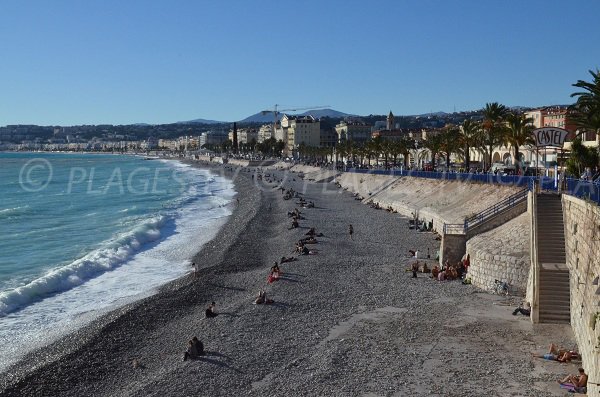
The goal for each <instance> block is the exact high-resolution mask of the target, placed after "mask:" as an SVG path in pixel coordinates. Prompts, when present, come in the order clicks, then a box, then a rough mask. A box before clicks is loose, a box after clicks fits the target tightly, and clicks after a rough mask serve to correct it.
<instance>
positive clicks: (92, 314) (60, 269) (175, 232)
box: [0, 154, 237, 372]
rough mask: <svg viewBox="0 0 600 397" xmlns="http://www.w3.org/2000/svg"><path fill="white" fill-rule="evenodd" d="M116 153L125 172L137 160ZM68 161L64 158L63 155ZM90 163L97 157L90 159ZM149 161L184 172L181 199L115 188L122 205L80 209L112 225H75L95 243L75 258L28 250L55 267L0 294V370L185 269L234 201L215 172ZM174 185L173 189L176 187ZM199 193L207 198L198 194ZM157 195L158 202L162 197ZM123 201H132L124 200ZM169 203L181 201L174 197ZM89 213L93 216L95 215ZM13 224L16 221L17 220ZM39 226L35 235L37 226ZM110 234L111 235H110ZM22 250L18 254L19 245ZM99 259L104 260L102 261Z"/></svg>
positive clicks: (226, 181)
mask: <svg viewBox="0 0 600 397" xmlns="http://www.w3.org/2000/svg"><path fill="white" fill-rule="evenodd" d="M57 155H58V154H57ZM84 157H87V156H78V160H77V161H83V162H85V159H84ZM20 158H22V157H20ZM48 159H49V160H50V161H52V164H54V160H52V159H51V158H50V157H48ZM64 159H66V157H64V156H63V157H61V161H65V160H64ZM120 159H121V161H117V163H118V165H119V167H122V166H123V165H122V164H125V166H127V167H131V168H130V169H132V170H133V169H135V167H141V166H142V165H143V164H142V162H140V161H139V160H137V159H135V158H134V157H120ZM25 160H27V159H25ZM25 160H23V161H25ZM86 163H89V162H86ZM114 163H115V162H114V161H111V162H110V164H111V165H114ZM68 164H71V161H69V163H68ZM93 164H97V163H96V162H93ZM152 167H159V168H160V169H161V170H162V169H164V170H169V172H172V173H173V174H174V173H175V172H177V173H181V175H183V177H184V178H189V180H190V184H189V185H186V187H185V189H183V190H180V192H181V193H180V194H172V195H171V196H173V197H174V196H177V195H178V196H179V197H180V198H183V199H184V200H185V201H184V204H182V205H180V206H179V207H178V208H177V209H176V210H172V209H170V208H169V207H165V205H162V206H160V203H159V204H158V205H154V204H155V202H150V201H149V200H152V199H146V202H148V203H149V204H150V205H149V206H146V205H145V204H144V206H143V207H142V206H140V204H139V202H140V201H137V200H140V199H138V198H137V197H135V196H131V195H123V194H121V195H120V196H119V197H116V198H115V199H114V200H115V201H114V202H116V203H117V204H116V205H117V206H120V204H119V203H120V202H121V201H123V204H122V206H121V207H120V208H126V209H125V210H124V211H119V212H117V210H114V211H112V210H111V207H110V205H109V204H108V207H107V204H103V201H100V202H98V204H97V207H96V208H97V209H100V210H101V211H97V210H88V211H86V212H84V214H86V213H90V212H91V213H93V214H94V216H95V217H99V216H104V214H106V218H96V219H99V220H98V221H96V223H97V224H98V225H101V226H106V224H105V223H104V221H103V219H108V218H109V217H110V218H111V219H110V221H112V218H114V217H115V216H116V218H115V225H113V227H112V229H109V231H111V233H112V236H111V235H110V234H105V235H102V236H101V237H98V236H97V235H96V233H95V230H96V229H94V228H89V229H86V228H85V226H87V225H83V226H84V228H83V229H78V230H90V232H89V233H86V236H87V237H88V239H87V240H88V241H97V242H96V243H94V245H93V246H91V247H90V249H89V250H86V251H84V252H83V253H82V254H80V255H79V256H68V255H64V258H68V259H66V260H64V261H63V263H60V262H59V261H58V260H57V261H52V260H48V259H47V258H49V257H50V255H49V254H48V253H46V254H44V252H45V251H40V252H39V253H36V255H38V256H39V257H40V258H43V260H44V261H45V262H47V263H57V264H59V265H57V266H55V268H54V269H53V271H52V273H50V274H44V272H40V274H35V273H33V272H32V276H31V278H30V279H29V280H28V281H27V282H24V283H23V284H22V285H17V286H16V287H15V288H6V289H5V293H3V296H2V309H3V315H4V318H3V320H2V323H3V326H2V333H1V334H0V338H1V339H2V346H3V347H4V352H3V353H2V354H1V356H2V360H1V363H2V365H1V370H0V372H7V371H9V370H10V368H11V366H12V365H14V364H15V363H16V362H18V361H21V360H23V358H22V357H23V356H24V355H26V354H27V353H28V352H32V353H35V351H36V350H38V351H44V350H45V349H46V346H48V345H50V344H52V343H53V342H55V341H58V340H61V339H63V338H65V337H66V336H67V335H69V334H71V333H73V332H75V331H76V330H77V329H79V328H81V327H85V326H86V325H87V324H89V323H91V322H93V321H94V320H95V319H97V318H99V317H101V316H103V315H105V314H107V313H110V312H112V311H115V310H118V309H119V308H120V307H122V306H126V305H128V304H131V303H133V302H136V301H139V300H142V299H144V298H146V297H148V296H151V295H154V294H155V293H156V292H157V291H158V290H159V288H160V287H162V286H163V285H165V284H167V283H169V282H171V281H173V280H175V279H179V278H181V277H184V276H185V275H186V274H188V273H189V271H190V268H191V267H190V264H191V262H192V259H193V256H194V255H196V254H197V253H198V251H199V250H201V248H202V246H203V245H204V244H206V243H207V242H208V241H207V240H210V239H212V238H213V237H214V234H215V233H216V232H217V231H218V229H220V228H221V227H222V226H223V225H224V224H225V223H226V221H227V219H228V218H229V215H230V214H231V212H232V211H233V207H234V206H233V205H232V201H235V200H233V199H232V197H235V195H236V194H237V192H235V191H234V189H233V183H232V182H231V180H229V179H224V178H221V177H219V176H216V177H215V173H214V172H211V171H210V170H209V169H206V168H203V169H202V170H201V171H200V170H199V169H197V168H194V167H189V166H188V165H185V164H183V163H182V162H181V161H180V160H179V159H173V160H168V161H165V162H161V163H157V164H153V165H152ZM57 168H58V166H57ZM184 168H185V170H184ZM17 171H18V169H17ZM208 181H213V182H208ZM181 183H183V182H181ZM65 184H66V182H65ZM188 186H192V187H188ZM176 188H177V189H179V185H177V186H176ZM192 189H193V190H192ZM206 195H210V196H211V197H203V196H206ZM190 198H191V201H190ZM160 199H161V200H162V201H163V202H165V200H167V199H168V197H167V198H165V199H163V198H162V197H161V198H160ZM71 200H76V201H77V200H84V201H85V200H88V198H87V197H82V196H81V195H79V196H77V197H75V198H72V199H71ZM131 200H133V201H136V202H135V203H132V201H131ZM177 202H181V199H178V201H177ZM205 203H206V204H205ZM27 204H28V205H27V206H26V207H27V208H28V212H32V211H31V210H29V205H31V207H33V208H37V206H35V205H34V204H32V203H30V202H29V201H28V202H27ZM22 205H23V204H22ZM153 205H154V207H153ZM131 206H133V209H135V206H137V207H138V208H139V211H136V214H134V215H133V216H134V217H135V218H134V222H129V223H126V221H125V220H122V219H123V218H126V220H129V219H132V218H133V217H132V216H131V212H129V213H123V212H127V210H128V209H131V208H129V207H131ZM81 207H82V208H85V207H87V206H81ZM120 208H117V209H120ZM148 208H150V209H148ZM198 208H200V209H198ZM198 211H207V212H206V215H205V217H206V218H205V219H203V217H202V216H201V217H197V216H196V213H198ZM97 213H100V214H101V215H96V214H97ZM203 213H204V212H203ZM76 214H77V213H76ZM61 219H62V218H61ZM73 219H79V217H76V218H73ZM84 219H88V218H84ZM89 219H91V218H89ZM15 222H19V223H21V219H20V218H19V219H18V221H15ZM59 222H60V220H59ZM65 222H67V223H68V221H65ZM86 223H87V221H86ZM21 225H24V224H23V223H21ZM171 225H172V226H171ZM208 225H210V226H208ZM29 229H31V228H29ZM39 230H41V231H42V233H43V229H39ZM80 233H81V232H80ZM151 233H156V234H154V235H152V234H151ZM46 235H47V233H46ZM117 235H118V238H117V237H114V236H117ZM149 236H150V237H149ZM197 236H201V238H198V237H197ZM46 237H50V236H46ZM44 239H46V238H44ZM60 241H62V243H61V242H60ZM60 241H57V243H56V244H54V247H56V252H57V253H58V254H60V253H62V251H64V249H65V248H66V247H65V246H64V244H67V243H66V240H64V239H63V240H60ZM115 241H116V242H115ZM114 247H117V248H114ZM173 247H177V249H173ZM23 248H24V249H25V253H26V252H27V251H26V247H23ZM157 248H158V249H157ZM117 249H118V250H121V251H119V252H122V251H124V252H125V253H124V254H120V255H117V254H116V253H114V252H115V251H117ZM20 252H23V251H20ZM156 252H161V253H163V252H164V253H167V254H168V256H169V258H159V257H158V255H157V254H156ZM44 255H45V256H44ZM26 256H27V255H26ZM165 256H166V255H165ZM14 258H15V256H12V257H11V256H7V259H8V260H9V261H10V260H12V259H14ZM17 258H19V257H17ZM53 258H54V257H53ZM98 258H99V259H98ZM106 258H108V259H106ZM103 260H104V261H103ZM16 262H18V261H16ZM107 262H108V263H109V265H106V263H107ZM9 263H10V262H9ZM81 263H84V264H85V266H83V265H81ZM9 269H12V267H9ZM15 269H18V268H16V267H15ZM82 269H83V270H82ZM34 270H36V269H35V268H34ZM94 271H95V272H94ZM8 274H10V273H8ZM73 275H76V277H78V278H79V279H81V280H82V282H81V283H82V285H73V284H70V283H69V282H68V281H69V280H70V277H73ZM88 283H89V285H88ZM90 285H91V286H90ZM94 286H97V287H94ZM106 294H109V296H106ZM29 297H31V298H29ZM28 298H29V299H28Z"/></svg>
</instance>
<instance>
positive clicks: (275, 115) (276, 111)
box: [261, 104, 330, 152]
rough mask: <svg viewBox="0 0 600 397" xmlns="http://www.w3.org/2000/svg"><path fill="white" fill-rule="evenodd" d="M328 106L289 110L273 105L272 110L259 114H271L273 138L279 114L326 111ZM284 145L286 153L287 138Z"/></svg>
mask: <svg viewBox="0 0 600 397" xmlns="http://www.w3.org/2000/svg"><path fill="white" fill-rule="evenodd" d="M329 107H330V106H329V105H322V106H308V107H296V108H291V109H279V105H278V104H275V106H273V109H267V110H263V111H261V114H263V115H264V114H267V113H273V136H275V130H276V128H277V120H278V118H279V114H280V113H282V112H297V111H300V110H318V109H327V108H329ZM283 143H284V144H285V146H284V147H285V149H284V151H285V152H287V138H285V137H284V142H283Z"/></svg>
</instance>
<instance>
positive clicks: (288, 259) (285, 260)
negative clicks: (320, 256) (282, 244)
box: [279, 256, 296, 263]
mask: <svg viewBox="0 0 600 397" xmlns="http://www.w3.org/2000/svg"><path fill="white" fill-rule="evenodd" d="M295 260H296V258H294V257H293V256H290V257H285V256H282V257H281V259H280V260H279V263H286V262H293V261H295Z"/></svg>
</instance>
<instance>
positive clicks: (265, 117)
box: [241, 109, 351, 123]
mask: <svg viewBox="0 0 600 397" xmlns="http://www.w3.org/2000/svg"><path fill="white" fill-rule="evenodd" d="M286 113H287V114H290V115H291V114H294V115H298V116H308V115H311V116H313V117H315V118H321V117H331V118H342V117H346V116H351V115H350V114H348V113H344V112H339V111H337V110H334V109H317V110H309V111H307V112H304V113H291V112H286ZM283 114H284V113H279V114H278V117H277V120H280V119H281V116H283ZM273 119H274V117H273V113H270V112H268V113H266V114H263V113H262V112H258V113H255V114H253V115H252V116H248V117H246V118H245V119H243V120H241V122H242V123H272V122H273Z"/></svg>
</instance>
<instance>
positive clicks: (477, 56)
mask: <svg viewBox="0 0 600 397" xmlns="http://www.w3.org/2000/svg"><path fill="white" fill-rule="evenodd" d="M599 15H600V1H598V0H574V1H571V2H565V1H555V0H539V1H538V0H527V1H516V0H515V1H510V0H504V1H499V0H498V1H494V0H489V1H483V0H461V1H450V0H436V1H434V0H413V1H408V0H395V1H394V0H390V1H383V0H382V1H377V0H373V1H368V2H367V1H364V0H363V1H354V0H343V1H327V0H321V1H312V0H307V1H287V0H276V1H261V0H254V1H252V0H239V1H228V0H222V1H214V0H212V1H204V0H197V1H177V0H174V1H166V0H165V1H150V0H146V1H134V0H127V1H123V0H119V1H112V0H104V1H94V0H90V1H79V0H77V1H63V0H53V1H45V0H40V1H28V0H22V1H9V0H4V1H0V76H1V77H0V125H6V124H40V125H74V124H100V123H111V124H129V123H137V122H146V123H170V122H176V121H181V120H190V119H195V118H206V119H215V120H226V121H234V120H239V119H243V118H245V117H246V116H249V115H250V114H253V113H256V112H257V111H260V110H262V109H264V108H271V107H273V105H274V104H275V103H277V104H281V105H283V107H309V106H315V105H330V106H331V107H332V108H334V109H336V110H340V111H343V112H347V113H355V114H385V113H387V112H388V111H390V110H392V111H393V112H394V114H398V115H408V114H419V113H426V112H430V111H446V112H452V111H453V110H454V109H456V110H457V111H460V110H474V109H478V108H481V107H483V106H484V105H485V103H486V102H500V103H503V104H505V105H508V106H516V105H521V106H541V105H547V104H558V103H560V104H564V103H571V102H572V99H571V98H570V94H571V93H572V92H573V91H574V90H573V87H572V86H571V84H573V83H574V82H576V81H577V80H578V79H585V80H589V77H590V76H589V74H588V70H589V69H596V68H600V45H599V44H598V43H600V24H599V23H598V16H599Z"/></svg>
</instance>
